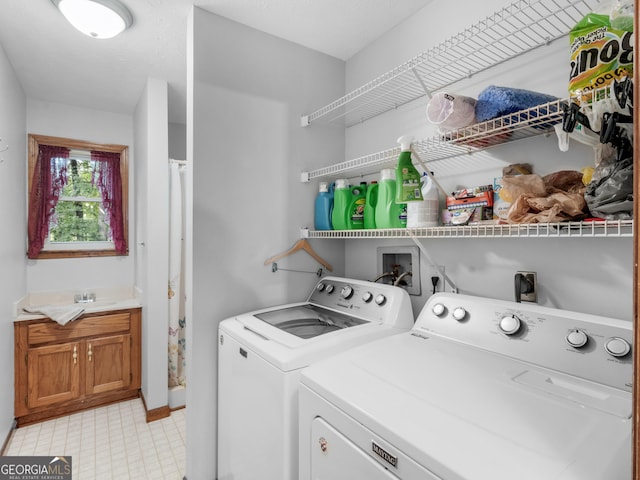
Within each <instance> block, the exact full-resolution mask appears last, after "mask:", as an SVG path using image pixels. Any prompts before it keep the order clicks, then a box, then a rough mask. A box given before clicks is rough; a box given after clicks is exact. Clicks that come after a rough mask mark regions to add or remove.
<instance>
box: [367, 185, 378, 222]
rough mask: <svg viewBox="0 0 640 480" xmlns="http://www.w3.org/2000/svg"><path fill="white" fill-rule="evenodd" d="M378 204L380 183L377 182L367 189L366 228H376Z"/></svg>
mask: <svg viewBox="0 0 640 480" xmlns="http://www.w3.org/2000/svg"><path fill="white" fill-rule="evenodd" d="M377 203H378V182H376V181H375V180H374V181H372V182H371V185H369V186H368V187H367V195H366V201H365V203H364V228H367V229H370V228H376V204H377Z"/></svg>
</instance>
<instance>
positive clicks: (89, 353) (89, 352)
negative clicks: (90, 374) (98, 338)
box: [87, 344, 93, 361]
mask: <svg viewBox="0 0 640 480" xmlns="http://www.w3.org/2000/svg"><path fill="white" fill-rule="evenodd" d="M87 355H89V361H91V356H92V355H93V351H92V350H91V344H89V351H88V352H87Z"/></svg>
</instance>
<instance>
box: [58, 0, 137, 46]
mask: <svg viewBox="0 0 640 480" xmlns="http://www.w3.org/2000/svg"><path fill="white" fill-rule="evenodd" d="M51 1H52V2H53V4H54V5H55V6H56V7H58V9H59V10H60V12H62V14H63V15H64V16H65V18H66V19H67V20H68V21H69V23H71V25H73V26H74V27H76V28H77V29H78V30H80V31H81V32H82V33H84V34H85V35H88V36H90V37H93V38H112V37H115V36H116V35H118V34H119V33H121V32H123V31H124V30H125V29H127V28H129V27H130V26H131V25H132V24H133V16H132V15H131V12H130V11H129V10H128V9H127V7H125V6H124V5H123V4H122V3H120V2H119V1H118V0H51Z"/></svg>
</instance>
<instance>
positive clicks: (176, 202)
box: [169, 162, 187, 388]
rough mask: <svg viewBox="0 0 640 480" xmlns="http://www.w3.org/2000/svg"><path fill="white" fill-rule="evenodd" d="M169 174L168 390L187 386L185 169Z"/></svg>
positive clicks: (174, 166)
mask: <svg viewBox="0 0 640 480" xmlns="http://www.w3.org/2000/svg"><path fill="white" fill-rule="evenodd" d="M169 168H170V175H169V192H170V193H169V388H171V387H177V386H179V385H183V386H186V381H187V379H186V363H185V362H186V351H185V348H186V345H185V327H186V319H185V316H184V303H185V302H184V300H185V296H184V282H183V275H184V261H183V259H184V222H183V212H184V194H183V185H184V168H183V167H182V166H180V165H179V164H177V163H175V162H171V163H170V166H169Z"/></svg>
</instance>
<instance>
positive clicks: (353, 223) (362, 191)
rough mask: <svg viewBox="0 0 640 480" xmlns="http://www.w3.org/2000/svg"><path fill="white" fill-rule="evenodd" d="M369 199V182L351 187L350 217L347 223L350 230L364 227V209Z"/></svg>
mask: <svg viewBox="0 0 640 480" xmlns="http://www.w3.org/2000/svg"><path fill="white" fill-rule="evenodd" d="M366 201H367V182H360V185H356V186H355V187H351V202H350V203H349V217H348V218H347V225H348V228H349V230H357V229H362V228H364V210H365V204H366Z"/></svg>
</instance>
